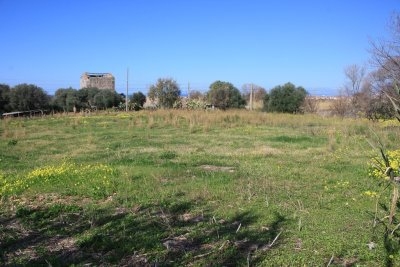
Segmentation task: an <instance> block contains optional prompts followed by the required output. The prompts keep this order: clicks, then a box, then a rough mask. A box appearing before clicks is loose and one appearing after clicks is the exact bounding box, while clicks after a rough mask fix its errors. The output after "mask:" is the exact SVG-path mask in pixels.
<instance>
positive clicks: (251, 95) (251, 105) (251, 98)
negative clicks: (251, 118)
mask: <svg viewBox="0 0 400 267" xmlns="http://www.w3.org/2000/svg"><path fill="white" fill-rule="evenodd" d="M250 110H253V84H251V87H250Z"/></svg>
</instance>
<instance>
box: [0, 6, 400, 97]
mask: <svg viewBox="0 0 400 267" xmlns="http://www.w3.org/2000/svg"><path fill="white" fill-rule="evenodd" d="M399 9H400V1H399V0H364V1H358V0H347V1H345V0H324V1H318V0H309V1H289V0H277V1H266V0H246V1H244V0H242V1H239V0H230V1H229V0H219V1H218V0H199V1H197V0H193V1H190V0H186V1H184V0H168V1H164V0H131V1H128V0H126V1H123V0H114V1H111V0H109V1H105V0H85V1H77V0H57V1H54V0H37V1H31V0H0V12H1V16H0V34H1V36H2V38H1V39H2V40H1V42H0V62H1V63H0V83H6V84H9V85H11V86H13V85H16V84H19V83H33V84H36V85H38V86H40V87H42V88H43V89H44V90H46V91H47V92H48V93H49V94H53V93H54V92H55V91H56V90H57V89H58V88H66V87H69V86H72V87H73V88H77V89H79V79H80V76H81V74H82V73H83V72H86V71H88V72H111V73H113V75H114V76H115V78H116V89H117V91H118V92H125V91H126V70H127V68H128V67H129V93H132V92H137V91H142V92H144V93H147V90H148V87H149V86H150V85H151V84H154V83H155V82H156V80H157V79H158V78H173V79H175V80H176V81H177V82H178V83H179V84H180V85H181V89H182V91H185V90H186V89H187V85H188V83H190V87H191V89H196V90H200V91H206V90H207V89H208V87H209V85H210V84H211V83H212V82H214V81H216V80H222V81H227V82H231V83H233V84H234V85H235V86H236V87H237V88H239V89H241V87H242V85H243V84H245V83H254V84H257V85H259V86H262V87H264V88H266V89H267V90H269V89H271V88H273V87H274V86H276V85H280V84H284V83H286V82H292V83H294V84H295V85H298V86H303V87H304V88H305V89H306V90H308V91H309V92H310V93H311V94H314V95H332V94H335V93H337V91H338V89H339V88H340V87H341V86H342V84H343V83H344V79H345V78H344V74H343V69H344V68H345V67H346V66H348V65H350V64H360V65H361V64H366V63H368V61H369V57H370V56H369V52H368V49H369V40H370V39H376V38H378V37H385V36H387V35H388V22H389V19H390V17H391V16H392V15H393V12H394V11H399Z"/></svg>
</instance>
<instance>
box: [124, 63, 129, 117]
mask: <svg viewBox="0 0 400 267" xmlns="http://www.w3.org/2000/svg"><path fill="white" fill-rule="evenodd" d="M128 86H129V68H126V96H125V111H126V112H128Z"/></svg>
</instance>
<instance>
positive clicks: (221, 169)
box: [200, 165, 235, 173]
mask: <svg viewBox="0 0 400 267" xmlns="http://www.w3.org/2000/svg"><path fill="white" fill-rule="evenodd" d="M200 169H203V170H205V171H214V172H231V173H232V172H235V168H234V167H230V166H215V165H201V166H200Z"/></svg>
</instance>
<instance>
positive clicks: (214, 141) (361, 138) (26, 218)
mask: <svg viewBox="0 0 400 267" xmlns="http://www.w3.org/2000/svg"><path fill="white" fill-rule="evenodd" d="M399 135H400V131H399V128H398V126H397V123H391V122H386V123H371V122H368V121H364V120H343V119H337V118H322V117H317V116H313V115H282V114H279V115H278V114H266V113H260V112H249V111H228V112H219V111H215V112H214V111H213V112H207V111H141V112H135V113H128V114H126V113H109V114H97V115H96V114H92V115H91V116H80V115H79V116H72V115H71V116H58V117H46V118H35V119H7V120H2V121H1V128H0V137H1V138H0V194H1V203H0V204H1V208H0V223H1V224H0V265H5V266H24V265H26V266H35V265H37V266H43V265H44V266H50V265H51V266H68V265H71V266H83V265H85V264H91V266H98V265H102V266H110V265H126V266H146V265H148V266H150V265H155V264H158V266H327V265H330V266H352V265H354V266H382V265H385V264H386V263H387V262H388V259H389V258H390V259H395V261H394V262H395V263H397V262H396V260H397V259H398V257H399V256H398V255H392V254H390V253H389V252H387V251H386V250H385V246H384V244H383V233H382V231H381V229H380V228H379V227H378V228H375V229H373V218H374V211H375V198H374V197H373V196H372V197H371V196H370V195H368V194H367V193H366V192H368V191H369V192H379V191H380V190H381V188H380V187H379V185H378V181H376V180H373V179H372V178H370V177H368V162H369V161H370V159H371V157H372V156H374V155H377V153H378V151H377V150H373V148H372V147H371V144H376V143H377V140H378V137H379V139H380V140H381V141H382V143H384V144H385V145H386V146H387V148H388V149H397V145H398V140H399ZM388 201H389V200H388ZM371 242H373V243H374V244H376V246H375V248H373V249H370V248H369V247H368V244H370V243H371ZM397 264H399V265H400V263H397Z"/></svg>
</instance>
